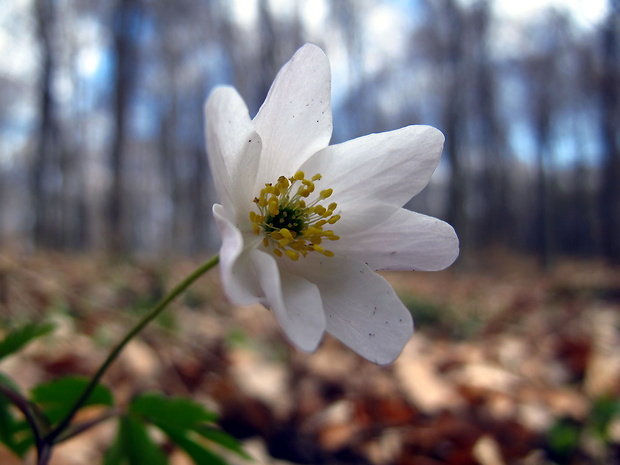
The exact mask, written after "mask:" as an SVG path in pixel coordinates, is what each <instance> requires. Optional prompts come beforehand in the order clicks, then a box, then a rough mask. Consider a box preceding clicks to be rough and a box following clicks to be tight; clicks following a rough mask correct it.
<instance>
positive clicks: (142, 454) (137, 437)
mask: <svg viewBox="0 0 620 465" xmlns="http://www.w3.org/2000/svg"><path fill="white" fill-rule="evenodd" d="M103 464H104V465H145V464H148V465H168V458H167V457H166V455H165V454H164V453H163V451H162V450H161V448H160V447H159V446H158V445H157V443H155V441H153V438H152V437H151V435H150V434H149V432H148V429H147V426H146V425H145V424H144V423H143V422H142V421H141V420H140V419H139V418H137V417H134V416H132V415H127V416H123V417H121V419H120V422H119V427H118V434H117V436H116V439H115V441H114V443H113V444H112V446H111V447H110V448H109V449H108V450H107V451H106V453H105V455H104V459H103Z"/></svg>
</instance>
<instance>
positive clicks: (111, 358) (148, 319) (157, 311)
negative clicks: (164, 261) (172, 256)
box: [43, 255, 219, 445]
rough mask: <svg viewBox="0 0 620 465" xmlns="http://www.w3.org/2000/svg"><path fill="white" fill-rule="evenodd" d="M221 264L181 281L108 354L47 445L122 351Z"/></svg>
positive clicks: (208, 263) (213, 262) (214, 260)
mask: <svg viewBox="0 0 620 465" xmlns="http://www.w3.org/2000/svg"><path fill="white" fill-rule="evenodd" d="M218 262H219V256H218V255H215V256H214V257H212V258H211V259H210V260H208V261H206V262H205V263H203V264H202V265H201V266H199V267H198V268H196V270H194V271H193V272H192V273H191V274H190V275H189V276H188V277H187V278H185V279H184V280H183V281H181V282H180V283H179V284H177V286H176V287H175V288H174V289H172V291H170V293H169V294H168V295H167V296H166V297H164V298H163V299H162V300H160V301H159V303H158V304H157V305H155V306H154V307H153V308H152V309H151V310H150V311H149V312H148V313H147V314H146V315H145V316H144V318H142V320H140V322H138V324H137V325H136V326H134V328H133V329H132V330H131V331H129V333H127V335H126V336H125V337H124V338H123V339H122V340H121V341H120V342H119V343H118V344H117V345H116V347H114V349H112V351H111V352H110V353H109V354H108V357H107V358H106V359H105V361H104V362H103V364H102V365H101V366H100V367H99V370H97V372H96V373H95V375H94V376H93V377H92V379H91V380H90V382H89V383H88V385H87V386H86V388H85V389H84V392H82V395H81V396H80V397H79V398H78V400H77V401H76V402H75V404H74V405H73V407H72V408H71V410H70V411H69V413H68V414H67V415H66V416H65V418H64V419H63V420H62V421H61V422H60V423H59V424H58V426H56V427H55V428H54V429H53V430H52V431H51V432H50V433H49V434H48V435H47V436H46V437H45V438H43V440H44V442H46V443H47V444H50V445H51V444H52V443H53V442H54V441H55V440H56V439H57V438H58V436H59V435H60V434H61V433H62V432H63V431H64V430H65V429H66V428H67V427H68V426H69V423H71V420H72V419H73V417H74V416H75V414H76V413H77V412H78V410H79V409H80V408H82V406H83V405H84V403H85V402H86V400H87V399H88V397H89V396H90V394H91V393H92V392H93V390H94V389H95V387H96V386H97V384H99V381H101V378H102V377H103V375H104V374H105V372H106V371H107V369H108V368H109V367H110V365H112V363H113V362H114V361H115V360H116V358H117V357H118V355H119V354H120V353H121V351H122V350H123V349H124V348H125V346H126V345H127V344H128V343H129V341H131V340H132V339H133V338H134V337H135V336H136V335H137V334H138V333H139V332H140V331H142V330H143V329H144V327H145V326H146V325H148V324H149V323H150V322H151V321H153V320H154V319H155V318H156V317H157V316H158V315H159V314H160V313H161V312H162V311H163V310H164V309H165V308H166V307H167V306H168V304H169V303H170V302H172V301H173V300H174V299H176V298H177V297H178V296H179V295H181V294H182V293H183V291H185V290H186V289H187V288H188V287H189V286H190V285H191V284H192V283H193V282H194V281H196V280H197V279H198V278H200V277H201V276H202V275H203V274H205V273H206V272H207V271H209V270H210V269H211V268H213V267H214V266H215V265H217V264H218Z"/></svg>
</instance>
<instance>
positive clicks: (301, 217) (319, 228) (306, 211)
mask: <svg viewBox="0 0 620 465" xmlns="http://www.w3.org/2000/svg"><path fill="white" fill-rule="evenodd" d="M320 179H321V175H320V174H315V175H314V176H312V178H311V179H306V175H305V174H304V172H303V171H298V172H297V173H295V175H294V176H291V177H290V178H287V177H285V176H280V177H279V178H278V182H276V183H275V184H272V183H267V184H265V187H264V188H263V189H261V191H260V195H259V196H258V197H256V198H255V199H254V203H255V204H256V205H257V207H258V213H256V212H255V211H251V212H250V221H252V228H253V230H254V234H256V235H259V234H261V232H262V234H264V236H265V237H264V238H263V246H264V247H267V248H269V247H271V248H272V251H273V253H274V254H275V255H276V256H278V257H282V256H284V255H286V256H287V257H289V258H290V259H291V260H298V259H299V256H300V255H302V256H304V257H305V256H306V255H307V254H308V252H319V253H321V254H323V255H325V256H326V257H333V256H334V253H333V252H332V251H330V250H326V249H325V248H323V247H322V246H321V242H322V241H323V240H330V241H336V240H338V239H340V237H338V236H337V235H336V234H334V231H332V230H331V229H324V228H325V227H329V225H332V224H334V223H336V221H338V220H339V219H340V215H334V210H336V207H337V206H338V205H337V204H336V202H332V203H330V204H329V205H328V206H327V207H325V206H323V205H321V204H320V202H321V201H323V200H325V199H327V198H329V197H330V196H331V195H332V192H333V191H332V189H325V190H322V191H320V192H319V194H318V196H316V198H315V199H314V200H313V201H312V202H310V203H306V200H307V199H308V197H310V195H311V194H312V193H313V192H314V183H315V182H316V181H319V180H320Z"/></svg>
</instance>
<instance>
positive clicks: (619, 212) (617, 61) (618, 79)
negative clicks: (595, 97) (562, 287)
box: [600, 0, 620, 264]
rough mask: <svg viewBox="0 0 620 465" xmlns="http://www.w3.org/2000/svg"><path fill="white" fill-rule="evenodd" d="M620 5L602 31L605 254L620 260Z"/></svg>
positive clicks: (612, 0)
mask: <svg viewBox="0 0 620 465" xmlns="http://www.w3.org/2000/svg"><path fill="white" fill-rule="evenodd" d="M619 42H620V5H619V4H618V1H616V0H609V16H608V17H607V20H606V21H605V25H604V28H603V34H602V47H601V48H602V57H603V66H602V68H603V74H602V76H601V82H600V102H601V146H602V149H603V154H602V155H603V157H602V160H601V172H602V176H601V195H600V216H601V230H602V242H603V253H604V255H605V256H606V257H607V258H608V259H609V260H611V261H612V262H613V263H616V264H618V263H620V136H619V135H618V131H619V128H620V43H619Z"/></svg>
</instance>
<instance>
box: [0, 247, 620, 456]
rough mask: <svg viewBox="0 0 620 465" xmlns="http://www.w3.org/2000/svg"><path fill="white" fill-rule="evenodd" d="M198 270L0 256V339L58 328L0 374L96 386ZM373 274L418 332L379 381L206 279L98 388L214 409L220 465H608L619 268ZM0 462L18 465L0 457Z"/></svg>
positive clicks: (618, 376) (67, 452)
mask: <svg viewBox="0 0 620 465" xmlns="http://www.w3.org/2000/svg"><path fill="white" fill-rule="evenodd" d="M198 263H199V262H198V261H195V262H190V261H187V260H180V261H176V260H173V261H170V262H169V263H147V262H137V261H134V262H123V263H115V262H111V261H110V260H106V259H104V258H101V257H99V258H93V257H84V256H71V255H63V254H34V255H28V256H16V255H15V254H7V253H4V254H0V338H1V334H2V332H3V331H4V329H6V328H8V327H11V326H13V325H15V324H19V323H24V322H27V321H31V320H37V321H41V320H50V321H53V322H54V323H55V324H56V329H55V331H54V332H53V333H52V334H50V335H48V336H46V337H44V338H42V339H40V340H38V341H36V342H35V343H33V344H31V345H30V346H28V347H27V348H26V349H25V350H23V351H22V352H20V353H19V354H17V355H14V356H12V357H10V358H7V359H5V360H3V361H2V363H0V371H2V372H4V373H6V374H8V375H10V376H11V377H13V378H14V379H15V380H16V381H17V382H18V383H19V385H20V386H21V387H22V388H23V389H25V390H27V389H29V388H31V387H32V386H34V385H35V384H36V383H39V382H41V381H44V380H50V379H53V378H54V377H58V376H62V375H68V374H80V375H89V374H92V373H93V371H94V369H95V367H97V366H98V364H99V363H101V361H102V360H103V358H104V357H105V355H106V350H107V349H109V348H110V347H111V346H112V345H113V344H114V342H115V341H117V340H119V338H120V337H121V336H122V335H123V334H124V332H125V331H126V330H127V328H128V327H130V326H131V325H132V324H133V323H134V322H136V321H137V320H138V319H139V317H140V316H141V315H143V314H144V313H145V312H146V311H147V309H148V308H149V307H150V306H151V305H152V304H153V303H154V302H156V301H157V300H158V299H159V298H160V297H161V296H162V295H163V294H164V292H165V290H167V289H170V288H171V287H172V286H173V285H174V284H176V283H177V282H179V281H180V280H181V279H182V278H183V277H185V276H186V275H187V274H189V272H191V271H192V270H193V267H194V266H196V265H197V264H198ZM385 276H386V277H387V278H388V280H389V281H390V282H391V283H392V284H393V285H394V287H395V289H396V290H397V292H398V293H399V295H400V296H401V298H402V300H403V302H404V303H405V304H406V305H407V307H408V308H409V309H410V310H411V312H412V314H413V316H414V320H415V322H416V330H417V332H416V334H415V336H414V337H413V339H412V340H411V341H410V342H409V344H408V345H407V346H406V347H405V349H404V351H403V354H402V355H401V356H400V357H399V358H398V359H397V360H396V362H395V363H393V364H392V365H389V366H387V367H380V366H376V365H373V364H371V363H370V362H367V361H365V360H363V359H361V358H360V357H359V356H357V355H356V354H355V353H353V352H352V351H350V350H349V349H347V348H346V347H344V346H342V345H341V344H340V343H339V342H338V341H336V340H334V339H333V338H331V337H329V336H327V337H326V338H325V339H324V341H323V342H322V344H321V346H320V348H319V350H318V351H317V352H316V353H314V354H304V353H301V352H299V351H297V350H295V349H294V348H292V347H291V346H290V345H289V344H288V343H287V342H286V341H285V340H284V339H283V336H282V334H281V332H280V330H279V328H278V327H277V325H276V322H275V320H274V318H273V315H271V313H270V312H268V311H266V310H265V309H264V308H262V307H260V306H251V307H244V308H236V307H232V306H231V305H230V304H229V303H228V302H227V300H226V299H225V298H224V296H223V295H222V293H221V290H220V287H219V283H218V273H217V272H216V271H211V272H210V273H209V274H208V275H207V276H205V277H203V278H201V280H200V281H199V282H198V283H196V284H194V286H193V287H192V288H191V289H190V290H189V291H187V292H186V294H185V295H184V296H183V297H182V298H180V299H179V300H178V301H177V302H175V303H174V304H173V305H172V306H171V308H170V309H168V310H167V311H166V312H165V313H164V314H163V315H162V316H161V317H160V318H159V319H158V320H157V321H156V322H155V323H154V324H152V325H151V326H150V327H148V328H147V329H146V330H145V331H144V333H143V334H142V337H141V338H139V339H138V340H136V341H133V342H132V343H131V344H130V345H129V346H128V347H127V350H126V351H125V352H124V353H123V354H122V356H121V358H120V359H119V360H118V361H117V362H116V363H115V364H114V365H113V367H112V369H111V370H110V371H109V373H108V374H107V375H106V377H105V378H104V381H105V383H106V384H107V385H108V386H110V387H111V388H112V390H113V392H114V395H115V398H116V400H117V402H118V404H120V405H123V404H124V403H126V402H127V400H128V399H130V398H131V397H132V396H134V395H136V393H139V392H143V391H147V390H158V391H160V392H164V393H166V394H170V395H182V396H189V397H191V398H193V399H195V400H197V401H200V402H203V403H204V404H205V405H207V406H208V407H209V408H212V409H214V410H216V411H218V412H219V413H220V418H221V420H220V424H221V425H222V427H223V428H224V429H226V430H227V431H228V432H230V433H231V434H233V435H234V436H236V437H238V438H239V439H241V440H242V442H243V444H244V446H245V448H246V450H247V451H248V453H249V454H250V455H252V456H253V457H254V458H255V460H254V461H252V462H243V461H242V460H241V459H239V458H236V457H232V458H231V459H230V460H231V463H233V464H246V463H247V464H249V463H253V464H257V465H262V464H265V465H266V464H280V465H283V464H333V465H338V464H342V465H344V464H362V465H364V464H377V465H383V464H385V465H388V464H394V465H414V464H415V465H439V464H459V465H464V464H481V465H501V464H523V465H537V464H554V463H556V464H613V463H620V270H618V269H612V268H609V267H606V266H604V265H603V264H601V263H598V262H576V261H567V262H562V263H558V264H557V265H556V266H555V267H554V268H553V269H552V270H550V271H548V272H545V273H543V272H542V271H540V270H539V269H538V268H537V267H536V266H535V265H533V264H532V263H531V262H529V261H528V260H525V259H521V258H518V257H514V256H508V255H503V254H489V255H488V256H487V258H486V259H485V263H484V264H480V265H479V266H478V267H477V269H476V270H471V269H470V270H460V269H453V270H448V271H444V272H439V273H389V274H386V275H385ZM114 428H115V426H114V424H113V423H112V422H106V423H102V424H101V425H99V426H98V427H96V428H93V429H92V430H90V431H88V432H87V433H85V434H83V435H81V436H78V437H76V438H75V439H72V440H70V441H67V442H66V443H63V444H62V445H61V446H60V447H58V448H57V450H56V452H55V456H54V459H53V461H52V463H53V464H54V465H65V464H67V465H93V464H97V463H99V460H100V458H101V455H102V452H103V451H104V450H105V448H106V447H107V446H108V445H109V444H110V442H111V441H112V438H113V436H114ZM167 450H168V451H169V452H170V454H171V456H172V460H171V462H172V463H174V464H189V463H191V462H190V461H189V459H187V458H186V457H185V456H183V455H182V454H181V453H180V452H178V451H174V450H172V449H167ZM0 463H1V464H3V465H12V464H18V463H21V461H20V460H17V459H16V458H14V457H12V456H11V455H10V454H9V453H8V451H6V450H4V449H2V446H0Z"/></svg>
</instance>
